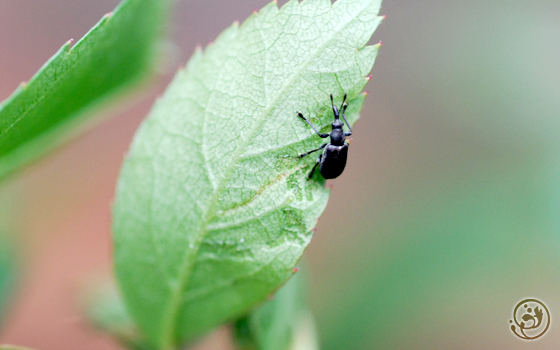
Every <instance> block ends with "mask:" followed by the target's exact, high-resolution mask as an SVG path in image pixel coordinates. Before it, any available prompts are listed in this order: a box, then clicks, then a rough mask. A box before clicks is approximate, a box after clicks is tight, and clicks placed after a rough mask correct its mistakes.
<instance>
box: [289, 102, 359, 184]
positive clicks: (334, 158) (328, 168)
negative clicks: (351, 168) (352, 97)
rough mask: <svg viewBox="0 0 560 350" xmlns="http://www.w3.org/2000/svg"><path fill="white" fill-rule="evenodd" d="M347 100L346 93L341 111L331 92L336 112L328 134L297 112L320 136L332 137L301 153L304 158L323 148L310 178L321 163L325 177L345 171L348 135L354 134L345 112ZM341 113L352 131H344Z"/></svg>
mask: <svg viewBox="0 0 560 350" xmlns="http://www.w3.org/2000/svg"><path fill="white" fill-rule="evenodd" d="M345 102H346V94H344V99H343V100H342V105H341V106H340V111H339V109H338V108H337V107H336V106H335V105H334V99H333V95H332V94H331V104H332V110H333V113H334V122H333V123H332V130H331V132H330V133H328V134H321V133H320V132H319V131H318V130H317V128H315V126H314V125H313V124H311V122H310V121H309V120H307V119H305V117H304V116H303V115H302V114H301V113H300V112H297V114H298V116H299V117H300V118H301V119H303V120H305V122H306V123H307V124H309V126H311V128H312V129H313V130H314V131H315V132H316V133H317V135H319V137H321V138H327V137H330V138H331V142H329V143H325V144H323V145H321V147H319V148H317V149H314V150H312V151H309V152H306V153H301V154H300V155H299V158H302V157H305V156H307V155H309V154H311V153H313V152H317V151H320V150H323V152H322V153H321V154H320V155H319V157H318V158H317V163H315V166H314V167H313V169H311V172H310V173H309V176H308V177H307V178H308V179H310V178H311V176H313V173H314V172H315V168H317V165H320V167H319V171H320V172H321V175H322V176H323V177H324V178H325V179H334V178H337V177H338V176H339V175H340V174H342V172H343V171H344V167H345V166H346V158H347V157H348V143H347V142H346V136H350V135H352V128H351V127H350V124H348V120H347V119H346V115H345V114H344V112H345V111H346V107H348V105H347V104H346V103H345ZM341 114H342V118H344V121H345V122H346V125H348V129H349V130H350V131H346V132H345V131H344V129H343V127H344V123H343V122H341V121H340V115H341Z"/></svg>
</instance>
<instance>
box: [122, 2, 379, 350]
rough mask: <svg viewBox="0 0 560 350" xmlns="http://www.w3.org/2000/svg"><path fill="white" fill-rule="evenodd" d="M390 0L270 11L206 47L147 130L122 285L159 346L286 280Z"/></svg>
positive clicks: (129, 168) (125, 209)
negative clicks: (342, 110) (317, 150)
mask: <svg viewBox="0 0 560 350" xmlns="http://www.w3.org/2000/svg"><path fill="white" fill-rule="evenodd" d="M379 6H380V1H379V0H340V1H337V2H335V3H334V4H331V1H330V0H306V1H304V2H302V3H298V2H297V1H290V2H289V3H287V4H286V5H285V6H284V7H282V9H280V10H279V9H278V7H277V4H276V3H275V2H274V3H271V4H269V5H268V6H266V7H265V8H263V9H262V10H261V11H260V12H258V13H256V14H253V15H252V16H251V17H250V18H249V19H248V20H247V21H246V22H245V23H243V24H242V25H241V26H239V25H238V24H234V25H233V26H231V27H230V28H229V29H227V30H226V31H225V32H223V33H222V34H221V35H220V36H219V38H218V39H217V40H216V42H215V43H214V44H212V45H210V46H209V47H208V48H207V49H206V50H205V52H202V51H201V50H197V51H196V52H195V54H194V56H193V57H192V58H191V60H190V62H189V63H188V65H187V67H186V69H185V70H183V71H180V72H179V73H178V74H177V76H176V77H175V79H174V81H173V82H172V83H171V85H170V87H169V88H168V90H167V92H166V93H165V94H164V96H163V97H162V98H161V99H160V100H159V101H158V102H157V103H156V104H155V106H154V108H153V110H152V112H151V114H150V116H149V117H148V118H147V119H146V120H145V121H144V123H143V124H142V126H141V127H140V129H139V130H138V132H137V134H136V136H135V138H134V141H133V143H132V146H131V150H130V153H129V155H128V157H127V158H126V160H125V163H124V165H123V169H122V170H121V174H120V178H119V181H118V186H117V193H116V201H115V206H114V213H113V215H114V218H113V223H114V225H113V230H114V241H115V263H116V272H117V277H118V280H119V283H120V286H121V289H122V291H123V297H124V299H125V302H126V304H127V307H128V309H129V312H130V314H131V316H132V317H133V318H134V319H135V321H136V323H137V324H138V325H139V326H140V328H141V329H142V330H143V331H144V332H145V335H146V336H147V338H148V339H149V340H150V341H151V342H152V343H153V344H154V345H155V346H156V347H157V348H159V349H173V348H175V347H176V346H177V345H178V344H182V343H184V342H187V341H190V340H192V339H193V338H195V337H197V336H199V335H201V334H203V333H205V332H207V331H209V330H211V329H212V328H214V327H216V326H217V325H219V324H221V323H223V322H226V321H229V320H232V319H235V318H237V317H239V316H241V315H243V314H245V313H246V312H247V311H248V310H249V309H250V308H251V307H253V306H254V305H255V304H257V303H259V302H262V301H263V300H264V299H266V297H267V296H268V295H269V294H270V293H271V292H273V291H274V290H276V289H277V288H278V287H279V286H280V285H281V284H282V283H284V282H285V281H286V280H287V279H288V278H289V277H290V276H291V275H292V273H293V272H292V268H293V267H294V266H295V265H296V263H297V261H298V260H299V259H300V257H301V255H302V254H303V251H304V250H305V248H306V246H307V244H308V243H309V241H310V239H311V236H312V231H311V230H312V229H313V227H314V226H315V224H316V222H317V218H318V217H319V216H320V215H321V213H322V212H323V210H324V208H325V206H326V204H327V200H328V195H329V190H327V189H325V188H324V181H319V180H318V179H319V177H320V176H319V175H317V176H316V177H315V178H314V179H313V180H311V181H308V180H307V179H306V175H307V173H308V172H309V170H310V168H311V166H312V165H313V164H314V162H315V159H314V157H313V156H310V157H307V158H304V159H301V160H300V159H298V158H297V154H298V153H300V152H302V151H307V150H310V149H312V148H313V147H317V146H318V145H320V144H321V143H322V142H324V140H322V139H319V137H317V135H316V134H315V133H314V132H313V131H312V130H311V129H310V128H309V126H307V125H306V124H305V123H304V122H303V121H302V120H301V119H299V118H298V117H297V115H296V111H298V110H299V111H302V112H303V113H304V114H305V115H306V116H308V117H311V119H312V121H313V122H314V123H315V124H316V125H318V126H319V127H320V128H321V129H323V130H325V131H326V130H327V128H328V125H330V124H331V123H332V120H333V115H332V111H331V107H330V99H329V94H330V93H333V94H334V96H335V101H336V102H337V103H339V104H340V103H341V102H342V96H343V94H344V92H348V95H349V108H348V112H347V115H348V117H349V119H350V120H351V122H354V121H355V120H356V119H357V117H358V113H359V111H360V109H361V107H362V104H363V101H364V98H365V94H360V91H361V90H362V89H363V87H364V85H365V84H366V82H367V81H368V80H369V78H366V75H368V74H369V71H370V70H371V68H372V65H373V62H374V59H375V57H376V54H377V51H378V49H379V45H374V46H367V42H368V40H369V38H370V36H371V35H372V33H373V31H374V30H375V28H376V27H377V25H378V24H379V22H380V21H381V19H382V18H381V17H378V16H377V13H378V11H379Z"/></svg>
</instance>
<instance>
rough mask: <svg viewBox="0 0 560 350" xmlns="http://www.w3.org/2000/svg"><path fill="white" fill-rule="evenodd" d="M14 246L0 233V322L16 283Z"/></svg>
mask: <svg viewBox="0 0 560 350" xmlns="http://www.w3.org/2000/svg"><path fill="white" fill-rule="evenodd" d="M14 251H15V247H14V244H13V243H12V242H11V241H10V239H8V238H6V237H4V235H3V232H0V321H2V320H3V319H4V316H5V314H6V311H7V309H8V304H9V302H10V300H11V299H12V297H13V292H14V286H15V284H16V282H17V275H16V273H17V268H16V256H15V255H16V254H15V252H14Z"/></svg>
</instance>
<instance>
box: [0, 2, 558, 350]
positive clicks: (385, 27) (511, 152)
mask: <svg viewBox="0 0 560 350" xmlns="http://www.w3.org/2000/svg"><path fill="white" fill-rule="evenodd" d="M117 3H118V0H98V1H85V0H42V1H21V0H0V99H4V98H6V97H7V96H9V94H10V93H11V92H12V91H13V90H14V89H15V88H16V87H17V85H18V84H19V83H20V82H21V81H26V80H29V78H31V76H32V75H33V74H34V72H36V71H37V70H38V69H39V68H40V67H41V65H42V64H43V63H44V62H45V61H46V60H47V59H48V58H49V57H50V56H51V55H53V54H54V53H55V52H56V51H57V50H58V48H59V47H60V46H61V45H62V44H63V43H64V42H66V41H67V40H68V39H70V38H75V39H78V38H80V37H82V36H83V35H84V34H85V33H86V32H87V31H88V30H89V29H90V28H91V27H92V26H93V25H94V24H95V23H96V22H97V21H98V20H99V19H100V18H101V16H102V15H103V14H105V13H107V12H109V11H111V10H112V9H113V8H114V7H115V6H116V5H117ZM266 3H267V1H264V0H238V1H226V0H206V1H190V0H181V1H178V3H177V7H176V10H175V11H174V14H173V17H174V18H173V22H172V24H171V27H170V42H172V43H173V45H171V44H168V45H165V46H166V48H165V50H166V51H165V52H166V53H167V54H166V59H165V60H164V61H163V62H162V64H161V67H160V68H159V71H160V75H159V76H158V77H156V78H154V79H153V80H152V81H151V82H150V83H149V84H146V85H145V87H144V88H143V89H142V90H140V92H137V94H135V95H133V97H130V98H129V99H128V100H127V101H126V102H125V103H121V104H119V105H118V106H113V107H112V108H109V109H106V110H105V111H104V113H103V114H104V117H105V118H106V119H105V121H103V122H102V123H100V125H99V126H98V127H96V128H95V129H93V130H91V131H89V132H87V133H86V134H85V135H82V136H81V137H80V138H78V139H77V140H75V141H73V142H72V143H70V144H69V145H67V146H66V147H65V148H62V149H60V150H59V151H58V152H56V153H55V154H53V155H51V156H49V157H47V158H45V159H43V160H41V161H39V162H38V163H36V164H35V165H33V166H32V167H30V168H28V169H27V170H26V171H24V172H23V173H21V174H19V175H18V176H17V177H15V178H13V179H11V180H10V181H9V182H8V183H5V184H3V186H2V187H1V188H0V208H1V210H2V215H1V216H2V217H3V222H4V226H9V227H8V228H4V230H5V231H6V230H7V231H10V232H11V234H12V237H16V238H17V239H16V244H17V245H19V248H20V268H19V275H20V276H19V280H20V283H19V290H18V291H17V293H16V296H15V299H14V300H13V302H12V303H11V305H10V309H9V313H8V314H7V317H6V319H5V321H4V324H3V326H2V328H1V329H0V343H15V344H19V345H26V346H30V347H35V348H37V349H44V350H55V349H56V350H61V349H86V350H87V349H98V350H105V349H106V350H109V349H111V350H113V349H120V347H119V346H118V345H117V344H116V343H115V342H113V341H112V340H111V339H110V338H109V337H107V336H105V335H103V334H101V333H98V332H96V331H94V330H92V329H91V328H89V327H88V325H87V324H86V322H85V321H84V320H83V318H82V317H81V316H80V312H79V303H78V301H77V300H78V295H79V294H80V292H81V291H82V290H83V289H84V288H86V286H87V285H88V284H89V283H90V281H91V280H92V279H95V278H98V277H99V276H104V275H105V274H107V273H108V272H109V271H110V270H111V240H110V229H109V227H110V206H111V202H112V197H113V192H114V186H115V182H116V178H117V175H118V170H119V167H120V163H121V161H122V158H123V154H124V152H125V151H126V149H127V147H128V144H129V143H130V141H131V138H132V136H133V134H134V131H135V129H136V128H137V127H138V125H139V123H140V122H141V120H142V119H143V118H144V116H145V115H146V114H147V112H148V110H149V108H150V106H151V104H152V102H153V100H154V98H155V97H156V96H157V95H158V94H161V92H162V91H163V89H164V87H165V85H166V83H167V82H168V81H169V80H170V78H171V76H172V74H173V73H174V71H175V70H176V68H177V67H178V66H179V65H180V64H183V63H184V62H185V61H186V60H187V59H188V57H189V56H190V54H191V53H192V52H193V51H194V48H195V46H196V45H197V44H203V45H204V44H206V43H207V42H208V41H210V40H212V39H214V38H215V37H216V36H217V35H218V34H219V33H220V32H221V31H222V30H223V29H224V28H225V27H227V26H228V25H229V24H231V22H233V21H235V20H243V19H245V18H246V17H247V16H248V15H249V14H250V13H251V12H252V11H253V9H255V8H260V7H262V6H264V5H265V4H266ZM283 3H285V1H280V4H283ZM381 14H385V15H387V19H386V20H385V21H384V22H383V24H382V25H381V27H380V28H379V29H378V31H377V32H376V33H375V34H374V37H373V42H377V41H379V40H383V47H382V49H381V52H380V55H379V57H378V60H377V62H376V64H375V66H374V69H373V79H372V80H371V82H370V83H369V85H368V87H367V89H369V92H370V95H369V96H368V99H367V100H366V104H365V106H364V110H363V113H362V118H361V120H360V121H358V123H357V124H356V127H355V133H354V136H353V141H354V142H353V143H352V146H351V154H350V159H349V163H348V166H347V168H346V171H345V172H344V174H343V175H342V176H341V177H340V178H338V179H336V180H335V181H332V182H330V184H331V185H333V188H332V197H331V200H330V203H329V206H328V208H327V210H326V212H325V214H324V215H323V217H322V218H321V220H320V222H319V225H318V230H317V232H316V234H315V237H314V239H313V241H312V244H311V245H310V247H309V249H308V251H307V253H306V254H307V261H308V265H309V269H310V270H311V271H310V275H311V287H310V296H309V302H310V305H311V306H312V309H313V311H314V313H315V316H316V319H317V324H318V329H319V332H320V339H321V344H322V348H323V349H326V350H339V349H344V350H345V349H353V350H360V349H435V348H441V349H526V348H531V349H551V348H554V347H555V345H556V344H558V343H559V342H560V325H559V324H557V323H556V317H560V273H559V272H560V254H559V252H560V158H559V153H560V2H558V1H557V0H531V1H529V0H510V1H507V2H505V1H498V0H484V1H483V0H473V1H458V0H451V1H450V0H419V1H404V0H385V1H384V4H383V8H382V13H381ZM6 244H7V243H5V242H4V243H2V245H3V246H4V248H5V247H7V245H6ZM11 251H13V248H12V249H11ZM526 297H535V298H538V299H540V300H541V301H543V302H544V303H545V304H546V305H547V306H548V308H549V310H550V312H551V315H552V325H551V327H550V329H549V331H548V332H547V334H546V335H545V336H544V337H543V338H541V339H539V340H537V341H533V342H526V341H522V340H519V339H517V338H516V337H515V336H513V335H512V334H511V331H510V329H509V325H510V324H509V320H510V319H511V317H512V316H511V314H512V311H513V308H514V306H515V305H516V304H517V302H518V301H520V300H522V299H524V298H526ZM227 332H228V330H227V328H226V329H222V330H221V331H220V332H218V333H217V334H216V335H213V336H210V337H209V338H207V339H205V340H203V341H202V342H201V343H200V345H199V347H198V348H199V349H230V345H229V344H228V341H227V338H228V337H227Z"/></svg>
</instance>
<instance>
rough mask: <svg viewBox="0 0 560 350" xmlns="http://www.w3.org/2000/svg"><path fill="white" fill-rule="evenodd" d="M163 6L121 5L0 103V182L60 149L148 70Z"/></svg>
mask: <svg viewBox="0 0 560 350" xmlns="http://www.w3.org/2000/svg"><path fill="white" fill-rule="evenodd" d="M168 6H169V1H168V0H125V1H123V2H122V3H121V4H120V5H119V6H118V7H117V8H116V9H115V11H114V12H113V13H110V14H107V15H106V16H104V17H103V19H102V20H101V21H100V22H99V23H98V24H97V25H96V26H95V27H94V28H93V29H91V30H90V32H89V33H88V34H86V35H85V36H84V37H83V38H82V39H81V40H80V41H79V42H78V43H76V45H75V46H74V47H71V42H70V41H69V42H67V43H66V44H65V45H64V46H62V48H61V49H60V50H59V51H58V53H56V54H55V55H54V56H53V57H52V58H51V59H50V60H49V61H48V62H47V63H46V64H45V65H44V66H43V67H42V68H41V69H40V70H39V72H37V74H36V75H35V76H34V77H33V78H32V79H31V80H30V81H29V83H27V84H23V83H22V85H21V86H20V87H19V88H18V89H17V90H16V91H15V92H14V93H13V94H12V96H11V97H9V98H8V99H7V100H6V101H4V102H3V103H2V104H1V105H0V179H1V178H3V177H5V176H6V175H8V174H10V173H12V172H14V171H15V170H17V169H19V168H21V167H22V166H23V165H25V164H27V163H28V162H30V161H31V160H34V159H36V158H37V157H39V156H41V155H44V154H45V153H46V152H47V151H50V150H52V149H53V148H54V147H55V146H57V145H60V144H61V143H62V142H63V141H65V140H66V139H68V137H69V136H70V135H71V134H73V133H75V132H76V131H77V129H78V126H80V127H81V128H83V127H84V122H85V121H86V120H89V119H90V117H91V114H87V115H84V113H83V112H84V111H85V110H86V109H88V108H90V107H92V106H94V105H96V104H98V103H99V102H101V101H103V100H105V99H106V98H107V97H109V96H110V95H112V94H114V93H115V92H118V91H121V90H122V89H123V88H124V87H127V86H129V85H130V84H131V83H133V82H136V81H138V79H139V78H141V77H143V76H144V75H145V74H146V73H147V72H149V69H150V68H151V67H152V66H153V63H154V61H155V54H156V48H157V47H156V44H157V43H158V39H159V38H160V34H161V32H162V29H163V24H164V23H165V21H164V19H165V13H166V9H167V7H168Z"/></svg>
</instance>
